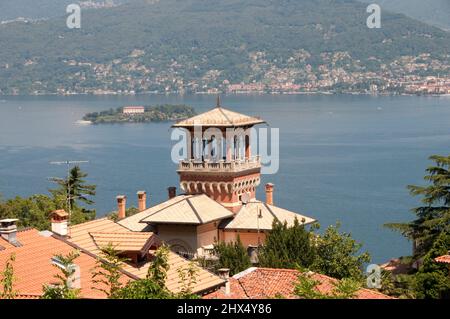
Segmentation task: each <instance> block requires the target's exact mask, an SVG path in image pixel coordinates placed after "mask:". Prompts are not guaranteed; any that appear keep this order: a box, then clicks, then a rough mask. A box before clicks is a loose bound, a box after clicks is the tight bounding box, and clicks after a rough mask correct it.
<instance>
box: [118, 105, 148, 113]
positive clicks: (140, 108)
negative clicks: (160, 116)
mask: <svg viewBox="0 0 450 319" xmlns="http://www.w3.org/2000/svg"><path fill="white" fill-rule="evenodd" d="M122 113H123V114H128V115H132V114H144V113H145V107H143V106H124V107H123V109H122Z"/></svg>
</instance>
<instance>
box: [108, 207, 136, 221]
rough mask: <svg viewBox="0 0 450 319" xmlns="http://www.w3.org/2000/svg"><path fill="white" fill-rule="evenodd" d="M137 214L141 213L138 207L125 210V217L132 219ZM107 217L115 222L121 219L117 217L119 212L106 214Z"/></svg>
mask: <svg viewBox="0 0 450 319" xmlns="http://www.w3.org/2000/svg"><path fill="white" fill-rule="evenodd" d="M137 213H139V209H138V208H137V207H134V206H130V207H127V208H126V209H125V217H130V216H133V215H135V214H137ZM106 217H108V218H109V219H111V220H113V221H115V222H117V221H118V218H119V217H118V215H117V211H113V212H110V213H108V214H106Z"/></svg>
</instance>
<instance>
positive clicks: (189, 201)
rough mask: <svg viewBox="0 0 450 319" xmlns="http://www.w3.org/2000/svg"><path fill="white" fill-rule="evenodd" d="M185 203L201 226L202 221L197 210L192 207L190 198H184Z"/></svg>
mask: <svg viewBox="0 0 450 319" xmlns="http://www.w3.org/2000/svg"><path fill="white" fill-rule="evenodd" d="M186 201H187V203H188V204H189V206H190V207H191V208H192V210H193V211H194V214H195V216H197V218H198V220H199V221H200V223H201V224H203V219H202V218H201V217H200V214H199V213H198V211H197V209H196V208H195V207H194V204H192V203H191V200H190V198H186Z"/></svg>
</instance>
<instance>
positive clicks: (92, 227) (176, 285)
mask: <svg viewBox="0 0 450 319" xmlns="http://www.w3.org/2000/svg"><path fill="white" fill-rule="evenodd" d="M69 231H70V238H68V240H69V241H70V242H72V243H74V244H75V245H77V246H79V247H81V248H83V249H86V250H87V251H89V252H91V253H93V254H95V255H97V256H101V251H100V249H99V248H98V246H97V244H96V243H95V241H94V239H93V237H92V236H91V235H90V233H96V232H97V233H99V232H100V233H102V232H105V233H116V232H117V233H120V234H123V233H126V232H129V233H131V234H134V233H135V232H133V231H131V230H128V229H127V228H125V227H123V226H121V225H120V224H118V223H115V222H114V221H112V220H110V219H107V218H102V219H97V220H94V221H90V222H87V223H83V224H78V225H75V226H71V227H69ZM138 236H139V235H138ZM189 263H190V262H189V261H188V260H186V259H184V258H182V257H181V256H179V255H177V254H176V253H174V252H169V265H170V268H169V270H168V272H167V281H166V286H167V288H168V289H169V290H170V291H172V292H175V293H176V292H179V291H180V290H181V288H182V285H181V284H180V282H179V281H180V278H179V274H178V269H181V268H186V267H187V266H189ZM149 266H150V262H147V263H145V264H143V265H141V266H139V267H137V266H135V265H132V264H128V263H126V264H124V265H123V267H122V268H123V270H124V271H126V272H127V273H130V274H131V275H132V276H135V277H137V278H145V277H146V276H147V272H148V268H149ZM198 270H199V271H198V274H197V278H196V279H197V283H196V284H195V285H194V288H193V292H202V291H204V290H209V289H212V288H215V287H217V286H220V285H222V284H223V283H224V281H223V280H222V279H221V278H220V277H218V276H217V275H215V274H213V273H211V272H209V271H207V270H205V269H203V268H199V269H198Z"/></svg>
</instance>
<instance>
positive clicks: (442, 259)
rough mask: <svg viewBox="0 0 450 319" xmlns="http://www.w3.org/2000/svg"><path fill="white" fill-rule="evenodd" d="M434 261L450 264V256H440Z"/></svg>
mask: <svg viewBox="0 0 450 319" xmlns="http://www.w3.org/2000/svg"><path fill="white" fill-rule="evenodd" d="M434 260H435V261H436V262H438V263H444V264H450V255H443V256H439V257H437V258H435V259H434Z"/></svg>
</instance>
